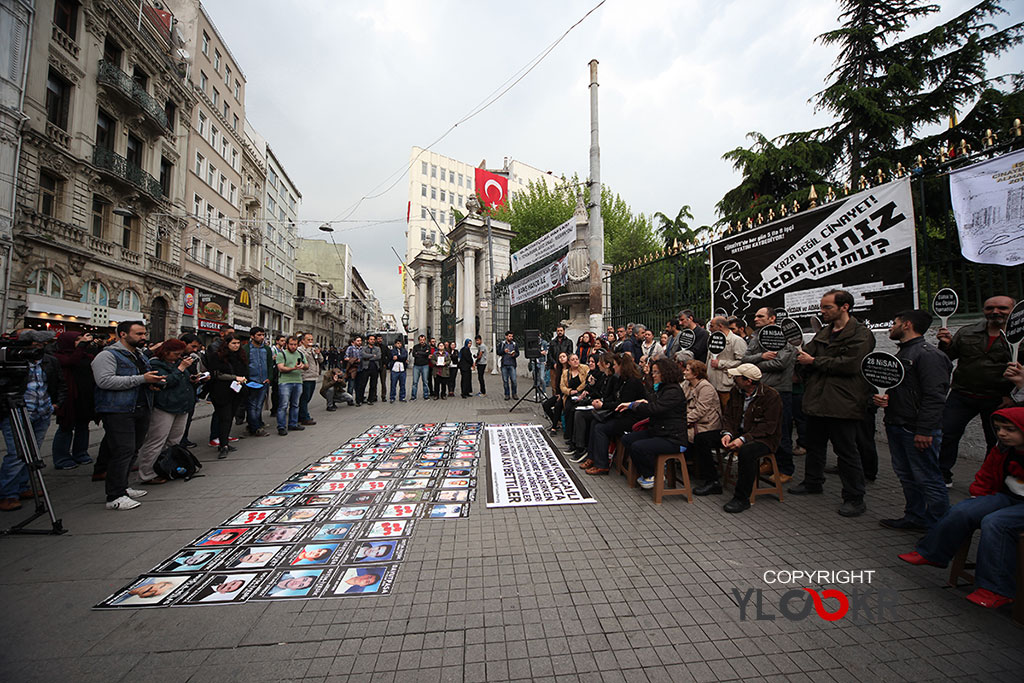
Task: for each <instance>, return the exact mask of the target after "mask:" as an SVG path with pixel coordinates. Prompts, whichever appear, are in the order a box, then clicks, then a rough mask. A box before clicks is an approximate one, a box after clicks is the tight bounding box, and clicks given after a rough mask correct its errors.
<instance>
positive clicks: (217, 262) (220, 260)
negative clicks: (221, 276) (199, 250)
mask: <svg viewBox="0 0 1024 683" xmlns="http://www.w3.org/2000/svg"><path fill="white" fill-rule="evenodd" d="M223 266H224V252H223V251H221V250H220V249H218V250H217V256H216V257H215V258H214V261H213V269H214V270H216V271H217V272H218V273H219V272H220V271H221V268H223Z"/></svg>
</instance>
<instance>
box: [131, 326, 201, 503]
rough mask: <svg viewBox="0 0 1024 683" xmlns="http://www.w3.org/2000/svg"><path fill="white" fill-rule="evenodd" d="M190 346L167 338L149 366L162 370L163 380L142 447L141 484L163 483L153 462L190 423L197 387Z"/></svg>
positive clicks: (156, 396)
mask: <svg viewBox="0 0 1024 683" xmlns="http://www.w3.org/2000/svg"><path fill="white" fill-rule="evenodd" d="M186 348H187V346H186V344H185V342H183V341H181V340H180V339H168V340H167V341H165V342H164V343H163V344H161V345H160V348H159V349H157V352H156V354H155V355H154V357H153V359H152V360H151V361H150V366H151V367H152V368H153V369H154V370H156V371H157V372H159V373H160V376H161V377H163V378H164V383H163V385H162V386H161V387H160V391H158V392H156V395H155V396H154V397H153V412H152V413H151V415H150V418H149V429H148V430H147V431H146V440H145V441H144V442H143V444H142V446H141V447H140V448H139V459H138V465H139V483H140V484H144V485H155V484H164V483H166V482H167V480H166V479H164V478H163V477H160V476H157V473H156V472H155V471H154V470H153V465H154V463H156V460H157V458H158V457H160V453H161V451H163V449H164V448H165V447H166V446H169V445H171V444H176V443H178V442H179V441H181V435H182V434H184V433H185V424H186V423H187V422H188V411H189V410H190V409H191V408H192V407H193V405H195V396H196V390H195V387H194V386H193V384H192V377H191V375H190V374H189V368H191V367H192V364H193V362H194V361H193V360H192V357H191V356H184V353H185V349H186Z"/></svg>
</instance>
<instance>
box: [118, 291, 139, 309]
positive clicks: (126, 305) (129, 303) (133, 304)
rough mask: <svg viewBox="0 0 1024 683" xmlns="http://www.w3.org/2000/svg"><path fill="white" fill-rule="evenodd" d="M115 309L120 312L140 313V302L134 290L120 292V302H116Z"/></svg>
mask: <svg viewBox="0 0 1024 683" xmlns="http://www.w3.org/2000/svg"><path fill="white" fill-rule="evenodd" d="M117 307H118V308H120V309H121V310H122V311H141V310H142V302H141V301H140V300H139V295H138V294H136V293H135V291H134V290H131V289H126V290H124V291H122V292H121V300H120V301H119V302H118V304H117Z"/></svg>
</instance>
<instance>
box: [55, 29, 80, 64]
mask: <svg viewBox="0 0 1024 683" xmlns="http://www.w3.org/2000/svg"><path fill="white" fill-rule="evenodd" d="M53 42H54V43H55V44H56V45H60V46H61V47H62V48H64V51H65V52H67V53H68V54H69V55H71V56H72V57H74V58H75V59H78V50H79V48H78V43H76V42H75V40H74V38H72V37H71V36H69V35H68V34H66V33H64V31H63V30H61V28H60V27H59V26H57V24H54V25H53Z"/></svg>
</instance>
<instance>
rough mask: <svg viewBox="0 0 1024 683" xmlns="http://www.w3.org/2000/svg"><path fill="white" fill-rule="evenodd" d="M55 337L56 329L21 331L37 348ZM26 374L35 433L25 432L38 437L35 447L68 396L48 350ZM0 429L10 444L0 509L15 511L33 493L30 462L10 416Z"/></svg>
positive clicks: (1, 475) (0, 480)
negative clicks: (22, 451)
mask: <svg viewBox="0 0 1024 683" xmlns="http://www.w3.org/2000/svg"><path fill="white" fill-rule="evenodd" d="M52 339H53V332H43V331H41V330H22V332H21V333H20V334H19V335H18V341H19V342H25V341H28V342H30V343H31V345H32V348H33V349H37V350H42V348H43V346H44V344H46V343H48V342H49V341H50V340H52ZM27 375H28V381H27V384H26V385H25V392H24V394H22V396H23V398H24V401H25V409H26V411H27V412H28V419H29V423H30V425H31V429H32V434H31V435H26V436H27V437H28V438H35V442H36V448H37V449H41V448H42V446H43V439H45V438H46V431H47V430H48V429H49V428H50V420H51V419H52V417H53V413H54V411H55V410H56V409H59V408H60V406H61V404H63V403H64V402H65V400H66V399H67V388H66V386H65V384H64V373H62V372H61V368H60V363H59V362H58V361H57V359H56V358H54V357H53V356H52V355H51V354H49V353H43V355H42V357H41V358H40V359H39V360H34V361H29V362H28V370H27ZM0 430H2V431H3V435H4V442H5V445H6V446H7V455H5V456H4V459H3V463H2V464H0V511H4V512H13V511H14V510H18V509H20V508H21V499H23V498H24V499H27V498H31V497H32V492H31V491H30V487H29V473H28V466H27V465H25V461H24V460H22V459H21V457H20V456H19V455H18V449H17V445H16V443H15V440H14V431H13V429H12V427H11V421H10V418H8V417H6V416H5V417H4V418H3V421H2V422H0ZM40 458H41V456H40Z"/></svg>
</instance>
